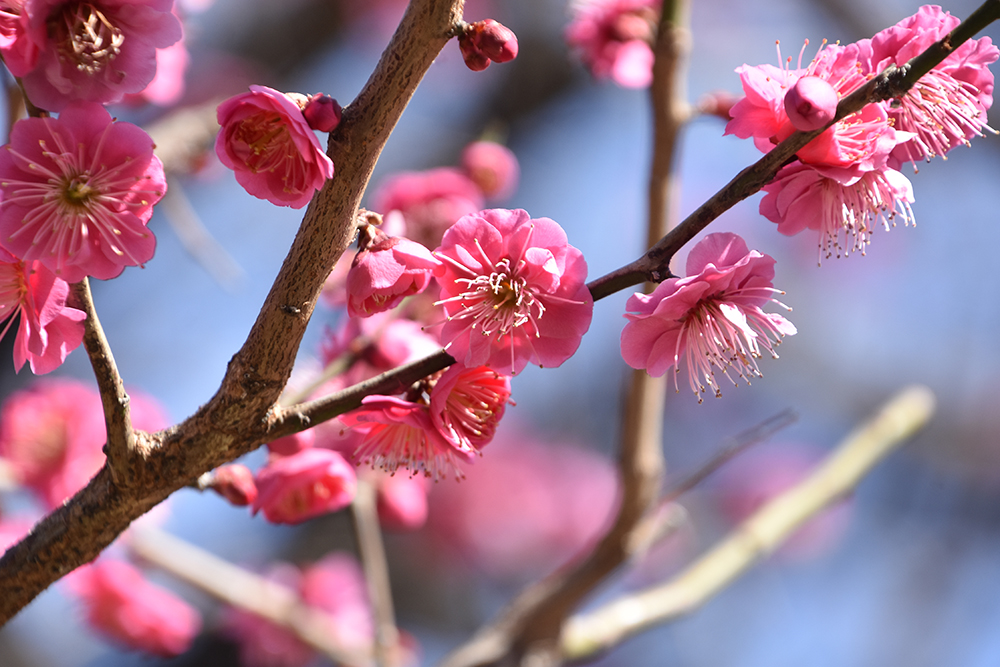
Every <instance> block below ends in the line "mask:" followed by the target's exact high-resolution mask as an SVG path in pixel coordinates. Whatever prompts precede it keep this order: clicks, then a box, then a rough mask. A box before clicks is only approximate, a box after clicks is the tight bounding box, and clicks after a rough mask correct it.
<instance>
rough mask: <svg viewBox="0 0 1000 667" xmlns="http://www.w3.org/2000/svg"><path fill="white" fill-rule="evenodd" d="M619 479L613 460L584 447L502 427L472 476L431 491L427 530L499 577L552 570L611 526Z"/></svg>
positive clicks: (589, 544)
mask: <svg viewBox="0 0 1000 667" xmlns="http://www.w3.org/2000/svg"><path fill="white" fill-rule="evenodd" d="M616 480H617V476H616V473H615V469H614V466H613V465H612V464H611V462H610V461H608V460H606V459H605V458H603V457H601V456H598V455H597V454H594V453H593V452H590V451H588V450H586V449H583V448H581V447H580V446H579V445H575V444H572V443H567V442H560V441H558V440H554V439H553V438H550V437H546V438H541V437H538V436H534V435H532V434H529V433H523V432H522V433H518V434H509V433H506V434H505V433H504V432H501V434H500V435H498V436H497V438H496V440H495V441H494V442H493V443H492V444H491V445H490V454H489V460H488V461H485V462H484V465H479V466H474V467H472V468H470V469H469V471H468V478H467V479H466V480H463V481H462V483H461V484H437V485H435V486H434V488H433V489H432V490H431V494H430V505H431V508H430V515H429V519H428V532H429V534H430V535H431V536H432V537H434V538H436V539H437V540H440V541H441V542H442V543H443V545H444V546H445V547H446V552H445V553H446V554H447V553H449V552H450V553H452V554H454V555H458V556H461V557H464V558H466V559H468V560H470V561H471V562H472V563H473V564H475V565H476V566H477V567H479V568H481V569H482V570H484V571H485V572H487V573H488V574H490V575H492V576H496V577H504V578H514V579H526V578H529V577H533V576H535V575H537V574H547V573H549V572H550V571H551V570H553V569H554V568H556V567H558V566H561V565H564V564H565V563H566V561H568V560H569V559H571V558H573V557H576V556H578V555H579V554H581V553H583V551H584V550H585V549H586V548H588V547H591V546H593V544H594V543H595V542H596V540H597V539H598V538H599V537H600V535H601V533H602V531H603V530H604V529H606V528H607V526H608V523H609V521H610V520H611V519H612V517H613V513H614V510H615V506H616V502H617V495H618V494H617V481H616Z"/></svg>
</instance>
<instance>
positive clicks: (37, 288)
mask: <svg viewBox="0 0 1000 667" xmlns="http://www.w3.org/2000/svg"><path fill="white" fill-rule="evenodd" d="M68 295H69V285H67V284H66V282H65V281H63V280H59V279H58V278H56V276H55V274H54V273H52V272H51V271H49V270H48V269H46V268H45V267H44V266H42V265H41V263H39V262H27V263H25V262H22V261H20V260H18V259H17V258H15V257H14V256H13V255H11V254H10V253H8V252H7V251H6V250H4V249H2V248H0V320H3V319H7V326H5V327H4V329H3V333H0V338H2V337H3V336H4V335H5V334H6V333H7V331H8V330H9V329H10V327H11V326H12V325H13V324H14V317H15V316H16V315H20V320H21V321H20V325H19V327H18V330H17V337H16V339H15V340H14V370H15V371H20V370H21V368H22V367H23V366H24V362H25V361H28V362H29V363H30V365H31V372H32V373H34V374H35V375H41V374H43V373H48V372H49V371H53V370H55V369H56V368H58V367H59V366H61V365H62V363H63V362H64V361H65V360H66V357H67V355H69V353H70V352H72V351H73V350H75V349H76V348H77V347H79V346H80V343H82V342H83V320H85V319H87V315H86V313H84V312H83V311H82V310H77V309H76V308H69V307H68V306H66V297H67V296H68Z"/></svg>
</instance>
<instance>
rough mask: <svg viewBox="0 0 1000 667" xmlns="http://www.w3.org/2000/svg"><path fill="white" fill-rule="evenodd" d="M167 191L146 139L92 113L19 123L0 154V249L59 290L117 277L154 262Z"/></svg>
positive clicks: (78, 110) (75, 111)
mask: <svg viewBox="0 0 1000 667" xmlns="http://www.w3.org/2000/svg"><path fill="white" fill-rule="evenodd" d="M166 189H167V183H166V179H165V177H164V174H163V165H162V164H161V162H160V160H159V159H158V158H157V157H156V156H155V155H153V140H152V139H150V138H149V135H148V134H146V133H145V132H143V131H142V129H140V128H139V127H136V126H135V125H132V124H131V123H124V122H117V123H116V122H112V118H111V114H109V113H108V112H107V110H106V109H104V107H102V106H101V105H99V104H94V103H92V102H76V103H73V104H71V105H70V106H68V107H67V108H66V109H65V110H64V111H63V112H62V113H61V114H60V115H59V117H58V118H27V119H23V120H19V121H18V122H17V123H16V124H15V125H14V129H13V130H12V131H11V137H10V143H9V144H7V145H6V146H4V150H2V151H0V192H2V196H3V201H2V202H0V246H3V247H4V248H6V249H7V250H8V251H10V253H11V254H13V255H14V256H15V257H17V258H18V259H22V260H24V261H26V262H27V261H30V260H38V261H39V262H41V263H42V264H43V265H44V266H46V267H47V268H48V269H50V270H51V271H53V272H54V273H55V274H56V276H58V277H59V278H61V279H62V280H65V281H66V282H70V283H74V282H77V281H79V280H82V279H83V278H84V277H85V276H93V277H94V278H99V279H101V280H106V279H108V278H114V277H116V276H118V275H119V274H120V273H121V272H122V270H123V269H124V268H125V267H126V266H142V265H143V264H144V263H145V262H148V261H149V260H150V259H151V258H152V257H153V252H154V251H155V250H156V239H155V238H154V237H153V233H152V232H151V231H149V229H148V228H147V227H146V225H147V223H148V222H149V219H150V217H151V216H152V214H153V205H154V204H155V203H156V202H158V201H159V200H160V198H162V197H163V195H164V193H165V192H166Z"/></svg>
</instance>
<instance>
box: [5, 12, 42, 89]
mask: <svg viewBox="0 0 1000 667" xmlns="http://www.w3.org/2000/svg"><path fill="white" fill-rule="evenodd" d="M27 3H28V0H4V1H3V2H0V55H2V56H3V61H4V64H5V65H6V66H7V69H9V70H10V73H11V74H13V75H14V76H24V75H25V74H27V73H28V72H30V71H31V70H32V69H34V67H35V65H36V64H38V43H37V42H36V41H35V40H33V39H31V38H30V37H29V36H28V11H27V8H26V7H25V5H26V4H27Z"/></svg>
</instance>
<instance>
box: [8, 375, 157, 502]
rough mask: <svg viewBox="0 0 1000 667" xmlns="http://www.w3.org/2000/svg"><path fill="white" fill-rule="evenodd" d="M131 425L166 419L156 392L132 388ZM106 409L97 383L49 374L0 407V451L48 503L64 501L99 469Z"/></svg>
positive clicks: (150, 425) (152, 425)
mask: <svg viewBox="0 0 1000 667" xmlns="http://www.w3.org/2000/svg"><path fill="white" fill-rule="evenodd" d="M130 394H131V401H130V406H131V409H132V425H133V426H134V427H135V428H138V429H143V430H145V431H155V430H157V429H160V428H163V427H165V426H166V425H167V423H168V422H167V418H166V416H165V415H164V413H163V410H162V409H161V408H160V407H159V405H158V404H157V403H156V402H155V400H154V399H152V398H151V397H149V396H147V395H145V394H142V393H140V392H137V391H134V390H131V391H130ZM106 439H107V438H106V432H105V426H104V411H103V409H102V408H101V398H100V396H99V395H98V393H97V390H96V389H95V388H92V387H90V386H88V385H85V384H83V383H81V382H78V381H76V380H64V379H46V380H43V381H40V382H38V383H36V384H35V385H34V386H33V387H32V388H31V389H28V390H25V391H18V392H15V393H13V394H11V395H10V397H9V398H8V399H7V400H6V401H5V402H4V404H3V409H2V411H0V456H3V457H4V458H6V459H7V460H8V461H9V462H10V464H11V466H12V467H13V469H14V474H15V475H16V477H17V480H18V482H19V483H20V484H22V485H23V486H26V487H28V488H30V489H32V490H33V491H35V492H36V493H37V494H38V496H39V497H40V498H41V500H42V501H43V502H44V503H45V505H46V506H47V507H48V508H50V509H51V508H53V507H57V506H59V505H60V504H61V503H62V502H63V501H64V500H65V499H66V498H68V497H69V496H71V495H73V494H74V493H76V491H78V490H79V489H81V488H83V486H84V485H85V484H86V483H87V482H88V481H89V480H90V478H91V477H93V476H94V474H95V473H96V472H97V471H98V470H100V468H101V466H102V465H103V464H104V453H103V451H102V447H103V446H104V442H105V440H106Z"/></svg>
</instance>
